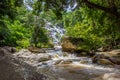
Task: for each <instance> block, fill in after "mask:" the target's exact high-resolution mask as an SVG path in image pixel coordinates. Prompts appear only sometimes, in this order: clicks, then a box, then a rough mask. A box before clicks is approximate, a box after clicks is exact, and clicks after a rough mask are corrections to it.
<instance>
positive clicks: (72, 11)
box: [0, 0, 120, 49]
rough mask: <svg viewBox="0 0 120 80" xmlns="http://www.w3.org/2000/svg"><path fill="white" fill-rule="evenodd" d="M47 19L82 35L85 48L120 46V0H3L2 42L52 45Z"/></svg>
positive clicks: (20, 45)
mask: <svg viewBox="0 0 120 80" xmlns="http://www.w3.org/2000/svg"><path fill="white" fill-rule="evenodd" d="M46 21H49V22H51V23H52V24H54V25H60V26H61V27H63V28H64V29H65V30H66V33H65V35H66V36H71V37H76V38H83V39H84V40H85V45H84V46H83V48H86V49H97V48H99V47H101V46H109V47H111V48H119V47H120V46H119V45H118V44H119V42H120V41H119V40H120V35H119V34H120V28H119V26H120V1H119V0H1V1H0V46H14V47H17V48H27V47H28V46H30V45H34V46H36V47H52V46H53V45H54V44H53V43H52V41H51V39H50V38H49V36H48V34H49V31H47V30H46V29H45V28H44V27H45V24H46Z"/></svg>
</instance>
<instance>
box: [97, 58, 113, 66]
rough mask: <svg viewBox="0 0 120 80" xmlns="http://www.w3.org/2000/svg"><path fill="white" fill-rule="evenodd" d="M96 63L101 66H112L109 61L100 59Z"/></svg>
mask: <svg viewBox="0 0 120 80" xmlns="http://www.w3.org/2000/svg"><path fill="white" fill-rule="evenodd" d="M97 63H98V64H102V65H114V63H112V62H111V61H110V60H109V59H100V60H98V62H97Z"/></svg>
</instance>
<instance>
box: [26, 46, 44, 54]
mask: <svg viewBox="0 0 120 80" xmlns="http://www.w3.org/2000/svg"><path fill="white" fill-rule="evenodd" d="M28 50H29V51H30V52H32V53H46V51H45V50H44V49H40V48H37V47H34V46H30V47H28Z"/></svg>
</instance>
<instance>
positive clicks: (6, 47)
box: [2, 46, 17, 53]
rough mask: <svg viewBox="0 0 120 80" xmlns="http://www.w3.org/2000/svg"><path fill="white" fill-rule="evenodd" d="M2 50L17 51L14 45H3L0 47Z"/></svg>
mask: <svg viewBox="0 0 120 80" xmlns="http://www.w3.org/2000/svg"><path fill="white" fill-rule="evenodd" d="M2 48H3V49H4V50H6V51H8V52H10V53H15V52H17V50H16V48H15V47H9V46H4V47H2Z"/></svg>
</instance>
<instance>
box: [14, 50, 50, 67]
mask: <svg viewBox="0 0 120 80" xmlns="http://www.w3.org/2000/svg"><path fill="white" fill-rule="evenodd" d="M14 56H15V57H18V58H19V59H21V60H24V62H26V63H28V64H35V65H37V64H38V63H39V62H42V61H47V60H50V59H51V58H52V56H51V55H49V54H47V53H46V54H44V53H37V54H34V53H32V52H30V51H29V50H27V49H22V50H20V51H19V52H17V53H15V54H14Z"/></svg>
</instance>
